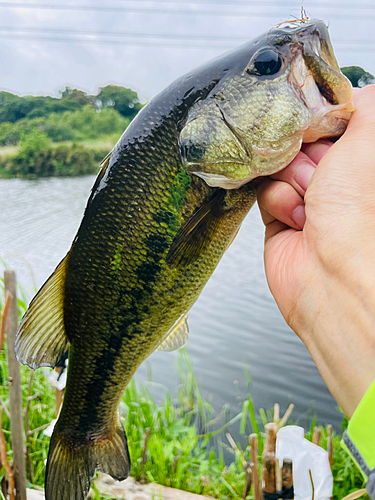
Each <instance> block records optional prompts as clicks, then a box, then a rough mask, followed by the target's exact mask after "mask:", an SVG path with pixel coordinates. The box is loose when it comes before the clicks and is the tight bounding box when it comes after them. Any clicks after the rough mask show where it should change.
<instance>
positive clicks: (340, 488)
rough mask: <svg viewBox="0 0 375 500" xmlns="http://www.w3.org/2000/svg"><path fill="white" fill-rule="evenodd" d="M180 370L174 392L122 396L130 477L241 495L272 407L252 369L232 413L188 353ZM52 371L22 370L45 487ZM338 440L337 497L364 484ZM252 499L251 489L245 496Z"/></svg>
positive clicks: (221, 495) (224, 499) (33, 456)
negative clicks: (209, 389)
mask: <svg viewBox="0 0 375 500" xmlns="http://www.w3.org/2000/svg"><path fill="white" fill-rule="evenodd" d="M21 292H22V290H21ZM0 293H2V295H1V296H0V310H1V308H2V304H3V303H4V296H3V292H0ZM18 305H19V314H20V317H21V315H22V314H23V312H24V311H25V309H26V307H27V304H26V301H25V298H24V296H23V295H22V293H21V298H20V299H19V301H18ZM5 352H6V349H3V350H2V352H1V353H0V396H1V400H0V403H1V406H2V408H3V409H4V411H3V412H2V427H3V429H4V434H5V438H6V441H7V448H8V457H9V459H10V460H11V459H12V452H11V434H10V420H9V413H8V408H9V396H8V391H7V380H8V374H7V359H6V354H5ZM177 370H178V373H179V378H180V383H179V385H178V387H176V391H175V393H174V394H171V393H170V392H169V391H168V390H167V389H165V391H164V396H163V397H162V398H161V399H160V400H158V401H156V400H155V398H154V397H153V395H152V394H151V391H150V389H152V383H151V382H148V383H139V382H135V381H134V380H132V382H131V383H130V385H129V387H128V388H127V390H126V392H125V394H124V396H123V398H122V401H121V405H120V416H121V420H122V422H123V424H124V427H125V430H126V434H127V436H128V441H129V447H130V452H131V456H132V471H131V474H132V476H134V477H136V478H137V479H138V480H142V481H150V482H156V483H159V484H162V485H166V486H171V487H174V488H179V489H183V490H187V491H191V492H193V493H198V494H205V495H208V496H212V497H214V498H218V499H221V500H240V499H242V495H243V491H244V486H245V471H244V466H243V464H244V461H250V460H251V455H250V448H249V446H248V444H247V443H248V438H247V437H248V436H249V435H250V434H251V433H253V432H255V433H256V434H257V435H258V442H259V453H260V456H259V460H260V461H261V454H262V451H263V437H264V426H265V424H266V423H267V421H272V419H273V414H272V411H264V410H262V409H261V410H259V411H257V410H256V409H255V408H254V404H253V401H252V398H251V394H250V386H251V381H250V379H249V378H248V376H247V375H246V373H245V375H244V376H245V377H247V381H248V387H249V391H248V393H247V394H246V395H245V396H244V397H243V399H242V402H241V407H240V408H239V411H238V413H237V414H236V415H234V416H233V415H231V412H230V409H229V407H228V406H224V407H223V408H222V409H221V410H220V411H217V410H215V408H214V403H213V402H211V401H209V400H208V399H207V398H205V397H204V396H203V395H202V392H201V390H200V387H199V384H198V383H197V380H196V377H195V375H194V370H193V368H192V365H191V363H190V360H189V356H188V354H187V351H186V350H182V351H181V352H180V355H179V361H178V366H177ZM50 371H51V370H49V369H38V370H36V371H35V372H34V373H33V372H32V371H31V370H30V369H29V368H27V367H24V366H22V370H21V373H22V390H23V403H24V408H26V407H27V408H28V409H27V410H26V412H25V419H27V426H28V428H29V429H30V433H29V442H28V444H27V449H28V456H29V457H30V460H29V465H28V472H27V474H28V483H29V487H32V486H34V487H42V486H43V484H44V475H45V462H46V459H47V454H48V446H49V438H48V437H47V436H46V435H45V434H44V432H43V431H44V428H45V427H46V425H48V424H49V423H50V422H51V421H52V420H53V419H54V418H55V417H56V416H55V392H54V389H53V387H52V386H51V384H50V382H49V381H48V373H50ZM32 373H33V376H32V378H30V377H31V374H32ZM28 397H29V404H27V398H28ZM315 424H316V417H313V418H312V419H311V422H310V424H309V428H308V429H307V431H306V437H307V439H310V440H311V438H312V430H313V429H314V427H315ZM345 425H346V423H345V422H344V424H343V426H344V427H345ZM321 430H322V439H321V445H322V446H323V448H327V442H328V431H327V428H326V427H321ZM227 433H233V434H236V435H239V436H241V438H240V439H239V440H238V442H236V445H235V449H234V447H233V445H230V443H229V442H228V438H227ZM340 439H341V436H340V434H337V435H334V438H333V446H334V453H333V475H334V495H333V498H334V500H341V499H342V498H343V497H345V496H346V495H347V494H349V493H351V492H352V491H356V490H358V489H360V488H362V487H363V478H362V476H361V474H360V472H359V470H358V469H357V468H356V466H355V465H354V463H353V462H352V461H351V460H350V458H349V457H348V456H347V454H346V453H345V452H344V450H343V449H342V448H341V447H340ZM241 443H242V444H241ZM3 476H4V469H0V482H1V479H2V477H3ZM0 498H1V493H0ZM252 498H253V492H252V489H251V490H250V493H249V495H248V496H247V499H252ZM107 500H108V499H107Z"/></svg>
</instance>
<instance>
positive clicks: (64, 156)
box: [0, 131, 108, 178]
mask: <svg viewBox="0 0 375 500" xmlns="http://www.w3.org/2000/svg"><path fill="white" fill-rule="evenodd" d="M34 135H35V137H37V136H41V137H42V139H41V140H40V142H37V140H35V139H34V138H32V134H30V135H27V136H25V138H27V139H25V142H24V143H23V146H22V148H21V149H20V151H19V152H18V153H17V155H16V156H13V157H8V158H7V157H0V177H27V178H35V177H50V176H57V177H62V176H72V175H88V174H96V173H97V171H98V167H99V164H100V162H101V160H102V159H103V158H104V157H105V156H106V154H107V152H108V151H107V150H104V151H101V150H95V149H93V148H86V147H84V146H82V145H79V144H75V143H73V144H60V145H58V146H48V143H47V141H48V142H50V141H49V139H48V137H47V136H46V135H44V134H40V133H38V132H37V131H36V132H35V133H34ZM43 141H44V145H45V146H46V147H42V146H43ZM33 145H35V146H36V148H35V149H33Z"/></svg>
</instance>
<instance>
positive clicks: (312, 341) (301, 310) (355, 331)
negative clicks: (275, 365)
mask: <svg viewBox="0 0 375 500" xmlns="http://www.w3.org/2000/svg"><path fill="white" fill-rule="evenodd" d="M312 269H313V270H312V271H311V272H310V275H309V276H308V278H306V269H305V271H304V274H305V277H304V286H301V293H300V294H298V296H297V299H296V300H297V302H296V304H295V305H294V307H292V308H291V310H289V312H288V314H284V317H285V319H286V320H287V322H288V323H289V324H290V326H291V327H292V328H293V330H294V331H295V332H296V333H297V334H298V335H299V336H300V338H301V339H302V340H303V342H304V343H305V345H306V347H307V348H308V350H309V352H310V354H311V356H312V358H313V359H314V361H315V363H316V365H317V367H318V369H319V371H320V373H321V375H322V377H323V379H324V381H325V382H326V384H327V386H328V388H329V389H330V391H331V393H332V395H333V396H334V398H335V399H336V401H337V402H338V404H339V405H340V407H341V408H342V409H343V411H344V412H345V413H346V414H347V415H348V417H351V416H352V414H353V412H354V410H355V408H356V407H357V406H358V404H359V402H360V400H361V399H362V397H363V396H364V394H365V392H366V391H367V389H368V388H369V387H370V385H371V384H372V382H373V381H374V380H375V288H374V287H372V290H368V289H367V288H364V287H362V285H360V284H359V283H358V281H357V282H356V280H355V278H354V279H353V283H352V282H351V280H340V278H339V277H337V275H336V274H331V273H329V272H327V270H326V269H325V268H324V267H322V266H321V265H314V266H312ZM354 274H355V273H354V271H353V275H354ZM363 282H364V280H362V281H361V283H363ZM280 306H281V309H282V305H280ZM282 312H283V313H284V311H282Z"/></svg>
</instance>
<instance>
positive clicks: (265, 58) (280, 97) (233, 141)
mask: <svg viewBox="0 0 375 500" xmlns="http://www.w3.org/2000/svg"><path fill="white" fill-rule="evenodd" d="M226 60H227V61H228V64H227V68H226V69H225V71H226V74H225V76H223V78H221V79H220V81H219V82H218V84H217V85H216V86H215V87H214V88H213V89H212V91H211V92H210V93H209V94H208V96H207V97H206V98H205V99H203V100H198V101H197V102H196V103H195V104H194V105H193V106H192V107H191V109H190V111H189V114H188V116H187V120H186V123H185V124H184V127H183V129H182V130H181V133H180V137H179V146H180V153H181V158H182V162H183V165H184V168H185V169H186V170H187V171H188V172H190V173H193V174H196V175H198V176H200V177H202V178H203V179H204V180H205V181H206V182H207V184H209V185H210V186H214V187H222V188H225V189H233V188H238V187H240V186H242V185H243V184H245V183H246V182H249V181H250V180H252V179H254V178H255V177H258V176H264V175H271V174H273V173H276V172H278V171H279V170H282V169H283V168H285V167H286V165H288V163H290V161H292V159H293V158H294V157H295V156H296V155H297V153H298V151H299V150H300V148H301V144H302V142H313V141H316V140H317V139H320V138H323V137H337V136H340V135H342V134H343V132H344V131H345V128H346V126H347V123H348V121H349V118H350V116H351V114H352V112H353V111H354V107H353V104H352V86H351V83H350V81H349V80H348V79H347V78H346V77H345V76H344V75H343V74H342V73H341V72H340V69H339V66H338V64H337V61H336V58H335V55H334V52H333V48H332V45H331V41H330V37H329V34H328V29H327V27H326V25H325V24H324V23H323V22H322V21H319V20H311V21H307V22H301V23H300V24H298V25H296V24H292V23H290V24H287V25H286V26H282V27H281V26H279V27H275V28H273V29H271V30H270V31H268V32H267V33H265V34H264V35H262V36H260V37H259V38H257V39H255V40H253V41H252V42H249V43H248V44H246V45H244V46H242V47H240V48H239V49H237V50H235V51H233V52H231V53H229V54H228V55H227V59H226Z"/></svg>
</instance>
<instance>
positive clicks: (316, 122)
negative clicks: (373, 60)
mask: <svg viewBox="0 0 375 500" xmlns="http://www.w3.org/2000/svg"><path fill="white" fill-rule="evenodd" d="M291 52H292V54H293V59H292V62H291V71H290V73H289V75H288V81H289V83H290V84H291V85H292V87H293V90H294V92H295V94H296V97H297V98H298V99H299V100H300V101H301V102H302V103H303V104H304V105H305V106H306V107H307V108H308V110H309V112H310V113H311V123H310V125H309V127H308V128H307V129H306V131H305V133H304V135H303V142H314V141H316V140H317V139H319V138H322V137H335V136H340V135H342V134H343V132H344V131H345V129H346V126H347V124H348V121H349V119H350V116H351V114H352V112H353V111H354V110H355V107H354V105H353V102H352V97H353V94H352V86H351V84H350V82H349V80H348V79H347V78H346V77H345V76H344V75H343V74H342V73H341V72H340V68H339V66H338V64H337V61H336V58H335V56H334V53H333V49H332V46H331V43H330V40H329V36H328V31H327V28H326V26H325V25H324V24H323V23H322V22H319V24H318V25H317V26H316V27H315V29H314V30H313V31H312V34H311V36H307V37H306V38H305V39H304V40H301V41H298V40H296V41H295V42H294V43H293V44H292V46H291Z"/></svg>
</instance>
